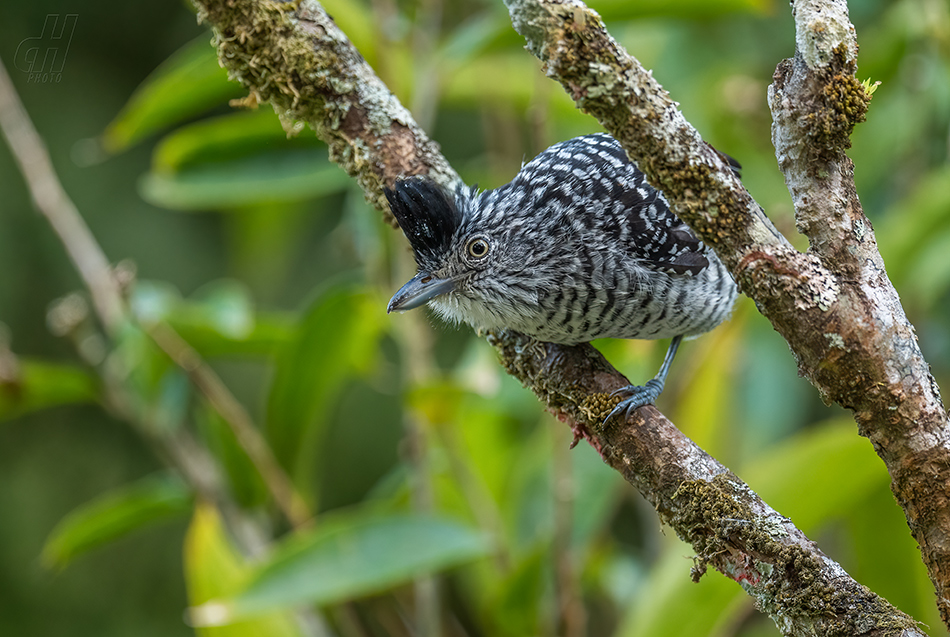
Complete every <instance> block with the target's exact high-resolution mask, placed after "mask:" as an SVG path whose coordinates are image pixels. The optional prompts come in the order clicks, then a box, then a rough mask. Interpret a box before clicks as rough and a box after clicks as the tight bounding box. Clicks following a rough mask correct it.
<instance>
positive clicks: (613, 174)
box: [523, 133, 709, 276]
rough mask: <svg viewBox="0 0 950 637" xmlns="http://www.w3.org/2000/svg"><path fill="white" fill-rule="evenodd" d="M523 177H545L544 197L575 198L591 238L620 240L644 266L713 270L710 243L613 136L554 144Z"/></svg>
mask: <svg viewBox="0 0 950 637" xmlns="http://www.w3.org/2000/svg"><path fill="white" fill-rule="evenodd" d="M552 167H553V168H552ZM523 172H524V173H525V175H526V177H528V178H529V179H530V178H531V175H532V174H536V173H539V172H544V173H546V176H547V179H546V181H547V183H548V184H549V186H548V188H547V191H548V192H547V194H546V195H543V197H544V198H548V197H550V198H559V199H562V200H569V199H570V195H576V196H577V198H576V199H577V201H578V202H582V203H579V204H578V208H579V209H583V210H584V211H586V212H587V214H588V215H589V219H588V221H589V223H590V228H591V233H592V234H593V233H603V235H604V239H605V240H607V241H617V242H618V243H619V244H620V245H619V246H618V247H621V248H622V249H623V250H625V251H629V252H631V253H633V254H634V255H635V256H636V257H637V258H638V260H639V262H640V263H641V264H642V265H644V266H646V267H648V268H651V269H655V270H657V271H661V272H664V273H667V274H674V275H684V276H691V275H697V274H699V273H701V272H702V271H703V270H704V269H705V268H707V267H708V266H709V259H708V258H707V255H708V249H707V247H706V246H705V244H704V243H703V242H702V241H701V240H700V239H699V237H697V236H696V235H695V234H694V233H693V231H692V230H691V229H690V228H689V226H687V225H686V224H685V223H683V221H682V220H680V219H679V218H678V217H677V216H676V215H675V214H673V212H672V211H671V210H670V207H669V204H668V202H667V201H666V199H665V198H664V197H663V195H662V193H660V192H659V191H658V190H657V189H656V188H654V187H653V186H651V185H650V183H649V182H648V181H647V179H646V176H645V175H644V174H643V172H642V171H641V170H640V169H639V168H638V167H637V165H636V164H634V163H633V162H632V161H630V159H629V158H628V157H627V153H626V152H625V151H624V149H623V148H622V147H621V146H620V144H619V143H618V142H617V141H616V140H615V139H614V138H613V137H611V136H609V135H606V134H604V133H597V134H593V135H585V136H583V137H576V138H574V139H571V140H568V141H566V142H562V143H560V144H555V145H554V146H552V147H551V148H549V149H548V150H547V151H545V153H542V155H539V156H538V158H536V159H535V160H534V161H532V162H530V163H529V164H527V165H526V166H525V167H524V170H523ZM532 181H535V182H537V179H536V178H535V179H532ZM565 184H572V187H570V188H569V187H567V186H566V185H565Z"/></svg>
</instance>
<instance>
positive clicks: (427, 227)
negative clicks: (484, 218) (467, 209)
mask: <svg viewBox="0 0 950 637" xmlns="http://www.w3.org/2000/svg"><path fill="white" fill-rule="evenodd" d="M383 192H384V194H385V195H386V199H387V201H389V209H390V210H392V213H393V216H394V217H395V218H396V221H398V222H399V227H400V228H402V231H403V233H404V234H405V235H406V238H407V239H408V240H409V244H410V245H411V246H412V250H413V252H414V253H415V255H416V264H417V265H418V266H419V267H420V268H427V269H431V268H433V267H434V266H435V265H436V264H437V263H438V262H439V261H440V260H441V258H442V257H443V256H444V255H445V253H446V252H447V251H448V249H449V246H450V245H451V243H452V236H453V235H454V234H455V232H456V231H457V230H458V228H459V226H460V225H461V223H462V213H461V212H459V209H458V207H457V206H456V205H455V201H454V200H453V197H452V196H451V195H449V194H448V193H446V192H445V190H443V189H442V187H440V186H439V185H437V184H436V183H435V182H433V181H432V180H431V179H427V178H424V177H412V178H410V179H402V180H399V181H397V182H396V183H395V184H394V185H393V188H392V189H390V188H386V189H385V190H384V191H383Z"/></svg>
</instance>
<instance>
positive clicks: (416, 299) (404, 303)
mask: <svg viewBox="0 0 950 637" xmlns="http://www.w3.org/2000/svg"><path fill="white" fill-rule="evenodd" d="M453 289H455V283H454V282H453V281H452V280H451V279H440V278H437V277H435V276H433V275H431V274H429V273H427V272H420V273H418V274H416V276H414V277H413V278H412V279H410V281H409V282H408V283H406V284H405V285H404V286H402V288H400V289H399V291H398V292H396V294H394V295H393V298H392V299H390V301H389V305H388V306H387V307H386V313H387V314H391V313H393V312H405V311H407V310H412V309H414V308H417V307H420V306H422V305H425V304H426V303H428V302H429V301H430V300H432V299H434V298H435V297H437V296H439V295H442V294H446V293H447V292H451V291H452V290H453Z"/></svg>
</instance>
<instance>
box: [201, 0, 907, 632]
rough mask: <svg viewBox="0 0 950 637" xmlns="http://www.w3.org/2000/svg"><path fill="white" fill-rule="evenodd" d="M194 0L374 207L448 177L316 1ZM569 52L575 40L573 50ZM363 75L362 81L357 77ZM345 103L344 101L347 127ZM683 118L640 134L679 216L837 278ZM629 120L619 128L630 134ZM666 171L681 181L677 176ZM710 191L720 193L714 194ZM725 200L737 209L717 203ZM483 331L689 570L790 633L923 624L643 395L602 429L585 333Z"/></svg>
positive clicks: (727, 245)
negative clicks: (858, 577)
mask: <svg viewBox="0 0 950 637" xmlns="http://www.w3.org/2000/svg"><path fill="white" fill-rule="evenodd" d="M195 2H196V4H197V5H198V7H199V10H200V12H201V15H202V17H203V18H204V19H205V20H206V21H207V22H209V23H210V24H211V26H212V27H213V28H214V30H215V43H216V45H217V46H218V48H219V53H220V57H221V60H222V64H224V65H225V66H226V67H227V68H228V69H229V71H230V73H231V76H232V78H234V79H238V80H240V81H241V82H243V83H244V84H245V86H246V87H247V88H248V89H249V90H250V91H251V92H252V93H253V94H255V95H257V96H258V97H259V98H260V99H263V100H269V101H270V102H271V103H272V104H273V105H274V107H275V110H277V112H278V113H279V114H282V116H284V117H289V118H293V119H299V120H303V121H306V122H307V123H308V124H310V125H311V126H312V127H313V128H314V130H315V131H316V132H317V134H318V135H319V136H320V137H321V138H323V139H325V140H326V141H327V142H328V144H330V146H331V158H333V159H334V160H336V161H340V162H341V163H342V164H343V165H344V167H345V168H346V169H347V170H348V171H349V172H350V173H351V174H353V175H354V176H355V177H356V178H357V179H358V181H359V183H360V184H361V185H362V186H363V188H364V191H366V194H367V197H368V199H369V200H370V201H372V202H374V203H375V204H376V205H377V206H378V207H380V209H381V210H385V209H386V208H385V204H384V203H383V201H382V200H381V198H380V197H379V196H378V194H379V188H380V185H381V184H383V183H388V181H389V180H391V179H393V178H395V177H398V176H399V175H401V174H417V173H420V172H429V173H430V174H433V173H434V174H441V175H443V176H447V175H451V176H452V177H451V180H450V181H454V180H455V179H457V178H455V177H454V175H455V173H454V172H453V171H452V170H451V168H450V167H448V165H447V164H446V163H445V160H444V159H443V158H442V157H441V155H439V154H438V151H437V149H436V147H435V145H434V144H433V143H432V142H430V141H429V140H428V138H426V137H425V134H424V133H423V132H422V131H421V130H420V129H419V128H418V126H416V125H415V124H414V123H413V122H412V120H411V118H410V116H409V114H408V113H407V112H406V111H405V109H403V108H402V107H401V106H400V105H399V104H398V102H397V101H396V100H395V98H393V97H392V96H391V95H390V94H389V92H388V90H386V89H385V87H384V86H383V85H382V84H381V83H380V81H379V79H378V78H377V77H376V76H375V74H373V72H372V70H371V69H370V68H369V67H368V66H367V65H366V63H365V61H363V59H362V58H361V57H360V56H359V54H358V53H356V51H355V49H353V48H352V46H351V45H349V43H347V42H346V41H345V37H344V36H343V34H342V33H340V32H339V31H338V30H336V27H335V26H334V25H333V24H332V22H330V21H329V20H328V19H327V18H326V15H325V14H324V13H323V11H322V9H321V8H320V7H319V5H318V4H317V3H316V2H314V1H312V0H303V1H302V2H301V3H300V5H299V10H298V12H297V13H287V12H284V11H283V10H282V9H281V8H280V6H279V5H275V4H272V3H258V2H255V1H254V0H195ZM513 4H514V3H513ZM522 4H524V5H526V6H527V3H522ZM586 11H587V9H586V7H584V6H583V5H582V4H580V3H572V4H570V5H569V6H566V8H565V15H566V16H567V18H574V17H575V16H580V17H581V18H582V21H581V23H580V24H578V23H576V22H575V23H573V26H571V27H570V28H571V30H572V31H571V33H572V34H573V35H572V36H571V37H568V38H567V41H568V43H570V42H571V41H573V40H572V38H573V39H579V40H585V39H586V41H588V42H594V40H595V38H596V37H603V36H604V35H606V32H605V31H603V27H602V25H600V26H598V25H599V19H597V18H596V15H595V14H587V13H585V12H586ZM587 15H589V16H590V17H589V19H588V18H585V17H584V16H587ZM545 28H546V27H544V26H537V27H535V28H534V31H533V33H534V34H535V35H537V36H538V37H544V38H548V41H551V42H556V41H557V38H552V37H551V34H550V33H547V32H546V31H545ZM588 29H592V30H591V31H588ZM598 29H599V30H600V31H598ZM601 32H602V33H601ZM557 35H558V36H559V37H560V36H565V33H564V32H563V31H560V32H558V33H557ZM575 36H576V37H575ZM582 55H583V53H579V54H577V59H581V57H580V56H582ZM591 68H594V67H591ZM596 68H599V69H600V71H601V75H600V76H598V77H600V78H601V81H603V82H604V83H605V84H607V85H610V86H612V87H613V89H607V88H602V87H600V86H599V85H598V84H596V83H594V84H591V82H590V81H588V80H586V79H584V75H583V74H579V75H577V76H575V77H576V78H577V80H578V82H586V83H585V84H584V86H583V87H580V85H578V87H576V88H577V90H578V93H579V94H583V95H584V96H585V97H595V96H596V95H597V94H605V93H609V90H616V91H620V92H621V93H623V94H625V95H630V93H627V91H628V89H629V87H626V86H625V85H624V84H623V79H624V78H630V77H638V71H637V70H636V69H634V68H632V67H631V66H630V65H628V66H627V67H625V69H626V70H624V71H623V72H622V73H620V72H618V74H617V75H613V73H614V71H615V70H616V69H614V68H613V67H609V68H607V67H596ZM364 82H365V83H367V86H361V84H362V83H364ZM650 82H652V78H651V79H650ZM653 84H655V82H653ZM632 94H633V95H635V97H636V99H637V100H641V101H642V102H647V101H649V100H652V99H653V94H654V89H653V88H650V84H649V83H648V82H647V83H644V84H643V85H642V86H641V87H640V88H639V89H637V90H636V91H634V93H632ZM664 97H665V94H664ZM665 99H667V100H668V97H665ZM591 105H593V103H591ZM607 110H609V109H607ZM351 111H352V112H355V113H356V115H355V116H353V117H352V118H351V119H350V125H347V124H346V122H347V119H348V116H347V113H349V112H351ZM604 112H607V111H604ZM675 113H676V111H675V108H674V107H670V106H663V107H662V108H661V109H660V110H659V111H657V112H656V113H655V114H654V115H653V116H647V119H651V120H652V119H657V120H669V119H670V116H672V115H675ZM627 119H629V116H628V117H627ZM677 121H678V122H679V121H680V120H677ZM681 122H682V123H683V124H685V120H681ZM653 124H662V121H659V122H656V121H651V125H653ZM687 126H688V124H686V125H685V126H684V127H682V128H680V129H679V132H677V133H674V134H672V135H670V136H669V137H668V138H667V139H665V140H664V141H662V143H660V142H656V143H653V145H652V146H650V148H651V149H652V150H653V152H657V153H659V154H661V155H662V154H664V153H673V154H676V156H677V157H679V160H678V162H679V163H677V164H674V165H672V166H671V165H669V164H666V165H664V164H663V161H662V159H659V160H658V161H657V162H656V163H655V164H654V167H655V169H656V171H658V174H659V173H660V172H662V176H663V178H662V179H661V180H660V183H661V184H664V185H665V184H669V185H670V187H671V188H673V189H675V196H676V198H677V201H680V202H685V205H687V206H689V207H690V209H691V210H693V211H694V215H693V218H692V219H691V222H694V223H697V224H700V223H705V228H706V230H707V233H709V235H710V237H711V239H712V240H711V241H710V242H711V243H713V242H715V243H716V244H719V245H721V246H723V248H722V249H723V254H731V253H730V249H731V248H733V247H734V246H738V245H743V246H745V248H744V251H737V252H735V254H731V256H730V257H729V259H730V261H731V263H732V264H733V265H734V267H736V268H737V269H743V268H744V269H747V270H751V271H755V272H756V273H758V275H759V276H761V277H762V278H763V279H768V280H769V281H772V282H773V284H774V285H776V286H778V287H779V288H781V289H782V290H785V289H786V288H787V289H790V290H793V291H797V292H798V293H799V297H798V298H803V297H804V298H807V299H808V300H809V305H810V306H814V305H816V304H819V303H827V304H830V303H832V302H833V301H834V294H835V293H836V291H835V290H834V289H831V290H829V289H828V286H827V285H826V283H825V282H824V281H823V280H822V279H821V278H820V276H819V275H821V276H825V275H826V274H827V273H826V272H825V271H823V270H822V269H821V267H820V263H819V262H818V259H817V258H815V257H811V256H808V255H799V254H798V253H795V252H794V251H793V250H792V249H791V248H790V247H789V245H788V242H787V241H785V239H784V237H782V236H781V235H780V234H778V233H777V232H776V231H775V230H774V228H773V227H772V226H771V224H770V223H769V222H768V220H767V219H766V218H765V216H764V215H763V214H762V213H761V210H760V209H759V208H758V206H756V205H755V204H754V202H753V201H752V200H751V198H750V197H749V196H748V193H747V192H745V190H744V189H743V188H742V187H741V185H739V184H738V182H736V181H735V179H734V178H733V177H732V174H731V171H730V170H729V169H728V168H727V167H726V166H724V165H723V164H722V162H721V160H720V158H719V156H718V154H717V153H716V152H715V151H713V150H712V149H711V148H710V147H708V146H706V145H705V144H703V143H702V141H701V140H700V139H699V137H698V135H695V134H690V133H689V128H687ZM617 130H618V131H620V128H617ZM620 132H623V131H620ZM694 132H695V131H694ZM642 134H643V133H642V131H641V132H640V133H636V132H635V133H629V134H628V135H627V138H626V139H627V142H626V143H627V147H628V148H629V146H630V144H631V143H632V140H634V139H637V135H642ZM684 136H686V137H689V138H690V142H691V144H694V145H695V147H696V148H698V149H699V151H698V154H696V153H694V152H693V150H694V148H693V146H692V145H691V146H689V147H688V148H686V149H685V150H683V149H682V148H680V147H679V146H678V143H679V142H682V140H681V139H680V137H684ZM645 143H651V142H645ZM407 157H408V158H412V159H413V161H407V160H406V158H407ZM697 157H699V159H697ZM357 158H358V159H357ZM664 166H665V167H664ZM697 166H698V167H697ZM691 179H692V181H691ZM679 180H685V184H686V185H685V186H683V187H678V186H677V184H679V183H680V181H679ZM696 180H698V182H697V181H696ZM697 183H699V184H701V187H697ZM710 197H712V198H714V199H710ZM716 197H718V198H719V199H715V198H716ZM710 201H714V202H718V203H714V205H721V207H720V208H715V209H714V208H711V207H710V205H709V202H710ZM736 202H739V203H736ZM711 210H712V212H710V211H711ZM733 211H738V212H735V214H734V215H733V216H731V217H730V216H728V215H727V213H731V212H733ZM720 217H721V218H720ZM736 236H738V237H739V238H738V239H737V238H736ZM776 255H779V256H780V257H781V258H782V259H793V260H794V259H798V261H796V262H795V263H794V264H793V266H794V267H796V268H800V269H808V268H811V269H813V270H814V271H815V273H817V274H815V276H813V277H811V278H809V277H807V276H802V275H801V274H800V273H799V272H798V271H796V272H789V271H787V270H783V269H782V266H780V265H778V264H779V263H780V261H779V256H776ZM789 267H792V266H789ZM809 272H810V271H809ZM749 278H751V275H750V277H749ZM816 278H817V281H816ZM489 341H490V342H491V343H492V344H493V345H494V346H495V348H496V349H497V350H498V352H499V353H500V355H501V361H502V364H503V365H505V367H506V369H507V370H508V372H509V373H511V374H513V375H514V376H516V377H517V378H519V379H520V380H521V381H522V382H524V383H525V384H526V385H527V386H529V387H530V388H531V389H532V390H533V391H534V392H535V393H537V394H538V396H539V397H540V398H541V400H543V401H544V402H545V403H546V404H547V405H548V407H549V408H550V409H551V410H552V411H554V412H555V413H556V414H557V415H558V417H559V418H561V419H562V420H564V421H566V422H567V423H568V424H569V425H570V426H571V427H572V429H573V430H574V432H575V435H577V436H579V437H584V438H586V439H587V440H588V441H590V443H591V444H592V445H593V446H594V447H595V448H596V449H598V450H599V451H600V453H601V455H602V456H603V457H604V459H605V461H606V462H608V463H609V464H610V465H611V466H613V467H614V468H616V469H617V470H618V471H619V472H620V473H621V474H622V475H623V476H624V477H625V478H626V479H627V480H628V481H629V482H630V483H631V484H633V485H634V486H635V487H637V489H639V490H640V491H641V493H643V494H644V495H645V496H646V498H647V499H648V500H649V501H650V502H652V503H653V504H654V506H655V507H656V508H657V511H658V512H659V513H660V515H661V517H662V518H663V519H664V521H666V522H667V523H668V524H669V525H670V526H671V527H672V528H673V529H674V530H675V531H676V533H677V534H678V535H680V536H681V537H683V538H684V539H686V540H687V541H688V542H690V543H692V545H693V546H694V548H695V549H696V552H697V554H698V558H697V569H696V571H695V574H696V576H699V575H700V574H701V572H702V571H703V570H704V569H705V567H706V566H713V567H714V568H716V569H718V570H720V571H721V572H723V573H724V574H725V575H726V576H727V577H730V578H732V579H734V580H736V581H737V582H739V583H740V584H741V585H742V586H743V587H744V588H745V589H746V590H747V591H748V592H749V594H750V595H752V596H753V597H754V599H755V600H756V602H757V604H758V605H759V607H760V608H761V609H762V610H764V611H765V612H768V613H769V614H770V615H771V616H772V617H773V618H774V619H775V621H776V623H777V624H778V625H779V626H780V627H781V628H782V630H783V631H784V632H786V633H787V634H800V635H813V634H866V635H885V634H888V635H896V634H906V635H920V634H921V633H920V632H919V631H917V629H916V627H915V624H914V622H913V620H912V619H911V618H909V617H907V616H906V615H904V614H903V613H901V612H899V611H897V610H896V609H895V608H893V607H892V606H891V605H890V604H888V603H887V602H886V601H885V600H883V599H881V598H880V597H878V596H877V595H875V594H874V593H872V592H870V591H868V590H867V589H866V588H864V587H863V586H861V585H860V584H858V583H857V582H855V581H854V580H852V579H851V578H850V577H849V576H848V575H847V573H845V572H844V570H843V569H842V568H841V567H840V566H839V565H838V564H836V563H835V562H834V561H832V560H830V559H829V558H828V557H827V556H825V555H824V554H823V553H822V552H821V551H820V550H819V549H818V548H817V547H816V546H815V544H814V543H812V542H811V541H810V540H808V539H807V538H806V537H805V536H804V534H802V533H801V531H799V530H798V529H796V528H795V527H794V525H793V524H792V523H791V521H789V520H787V519H786V518H784V517H782V516H781V515H779V514H778V513H776V512H775V511H774V510H773V509H771V508H770V507H769V506H768V505H767V504H766V503H764V502H762V500H761V499H760V498H759V497H758V496H757V495H756V494H755V493H753V492H752V491H751V490H750V489H749V488H748V486H747V485H745V484H743V483H742V482H741V481H740V480H739V479H738V478H736V477H735V476H734V475H732V474H731V473H730V472H729V471H728V470H727V469H726V468H725V467H723V466H722V465H721V464H719V463H718V462H716V460H714V459H713V458H711V457H710V456H709V455H708V454H706V453H705V452H703V451H702V450H701V449H699V447H697V446H696V445H695V444H694V443H693V442H692V441H690V440H689V439H687V438H686V437H685V436H683V435H682V433H680V432H679V431H678V430H677V429H676V428H675V427H674V426H673V425H672V423H670V422H669V421H668V420H666V419H665V418H664V417H663V416H662V414H660V413H659V412H658V411H657V410H656V409H654V408H652V407H647V408H643V409H640V410H638V411H637V413H636V414H635V415H634V416H633V417H631V419H630V422H629V423H625V424H624V423H612V424H611V426H610V427H604V426H603V425H602V422H603V419H604V416H605V415H606V414H607V413H608V412H609V411H610V409H611V407H612V406H613V403H612V401H611V399H610V397H609V393H610V392H611V391H612V390H614V389H617V388H619V387H622V386H625V385H627V384H629V383H628V381H627V380H626V379H625V378H624V377H623V376H622V375H621V374H619V373H618V372H617V371H616V370H614V369H613V368H611V367H610V365H609V364H608V363H607V362H606V361H605V360H604V359H603V357H602V356H600V355H599V354H598V353H597V351H596V350H594V348H592V347H591V346H590V345H582V346H577V347H565V346H558V345H552V344H544V343H538V342H537V341H532V340H530V339H528V338H527V337H524V336H521V335H518V334H513V333H507V332H505V333H498V334H492V335H490V336H489Z"/></svg>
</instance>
